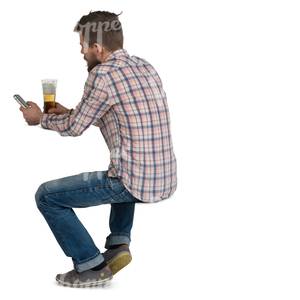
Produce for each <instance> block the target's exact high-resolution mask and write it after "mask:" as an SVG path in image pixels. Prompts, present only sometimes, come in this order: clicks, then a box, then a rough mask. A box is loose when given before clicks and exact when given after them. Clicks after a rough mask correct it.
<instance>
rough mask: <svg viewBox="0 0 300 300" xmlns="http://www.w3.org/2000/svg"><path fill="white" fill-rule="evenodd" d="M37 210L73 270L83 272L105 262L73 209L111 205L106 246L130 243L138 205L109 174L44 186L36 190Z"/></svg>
mask: <svg viewBox="0 0 300 300" xmlns="http://www.w3.org/2000/svg"><path fill="white" fill-rule="evenodd" d="M35 198H36V203H37V207H38V209H39V210H40V212H41V213H42V215H43V216H44V218H45V219H46V221H47V223H48V225H49V227H50V228H51V230H52V232H53V234H54V236H55V238H56V240H57V242H58V243H59V245H60V246H61V248H62V249H63V251H64V253H65V254H66V255H67V256H68V257H71V258H72V260H73V263H74V269H75V270H76V271H77V272H83V271H86V270H88V269H91V268H93V267H95V266H97V265H99V264H100V263H102V262H103V261H104V258H103V256H102V254H101V252H100V251H99V249H98V248H97V247H96V245H95V244H94V241H93V240H92V238H91V236H90V235H89V233H88V232H87V230H86V229H85V228H84V226H83V225H82V223H81V222H80V221H79V219H78V218H77V216H76V214H75V212H74V210H73V209H72V208H83V207H90V206H96V205H101V204H110V205H111V211H110V218H109V226H110V231H111V233H110V235H109V236H108V237H107V238H106V244H105V247H106V248H109V247H110V246H113V245H117V244H127V245H129V244H130V241H131V240H130V232H131V228H132V224H133V216H134V207H135V202H139V200H138V199H136V198H135V197H133V196H132V195H131V194H130V193H129V192H128V191H127V190H126V188H125V187H124V185H123V183H122V181H121V180H120V179H118V178H111V177H109V176H108V172H107V171H104V172H101V171H98V172H91V173H82V174H79V175H75V176H70V177H66V178H62V179H58V180H53V181H49V182H46V183H43V184H42V185H41V186H40V187H39V188H38V190H37V192H36V195H35Z"/></svg>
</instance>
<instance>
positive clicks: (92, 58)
mask: <svg viewBox="0 0 300 300" xmlns="http://www.w3.org/2000/svg"><path fill="white" fill-rule="evenodd" d="M80 45H81V54H83V59H84V60H85V61H86V62H87V70H88V72H91V71H92V70H93V69H94V68H95V67H96V66H97V65H99V64H101V62H100V60H99V59H98V58H97V56H96V52H95V51H96V48H95V49H94V48H90V47H89V46H88V44H87V43H86V42H84V39H83V36H82V34H80Z"/></svg>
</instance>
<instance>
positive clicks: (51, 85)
mask: <svg viewBox="0 0 300 300" xmlns="http://www.w3.org/2000/svg"><path fill="white" fill-rule="evenodd" d="M43 93H44V94H47V95H51V94H55V93H56V81H54V80H53V81H51V80H47V81H46V80H44V81H43Z"/></svg>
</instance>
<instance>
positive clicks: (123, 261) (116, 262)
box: [108, 253, 132, 275]
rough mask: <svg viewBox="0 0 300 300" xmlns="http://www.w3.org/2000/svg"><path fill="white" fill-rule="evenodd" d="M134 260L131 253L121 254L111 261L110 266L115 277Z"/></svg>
mask: <svg viewBox="0 0 300 300" xmlns="http://www.w3.org/2000/svg"><path fill="white" fill-rule="evenodd" d="M131 260H132V256H131V254H130V253H121V254H120V255H119V256H117V257H116V258H114V259H113V260H111V261H109V262H108V264H109V266H110V269H111V272H112V274H113V275H115V274H116V273H118V272H119V271H120V270H122V269H123V268H124V267H126V266H127V265H128V264H129V263H130V262H131Z"/></svg>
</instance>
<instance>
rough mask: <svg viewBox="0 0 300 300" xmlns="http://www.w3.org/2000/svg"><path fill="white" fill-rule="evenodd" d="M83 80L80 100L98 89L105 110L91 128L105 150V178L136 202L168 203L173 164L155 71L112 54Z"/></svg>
mask: <svg viewBox="0 0 300 300" xmlns="http://www.w3.org/2000/svg"><path fill="white" fill-rule="evenodd" d="M89 79H90V80H88V81H87V84H86V89H85V95H86V97H89V94H90V93H91V92H92V91H93V89H95V88H96V89H101V91H102V92H101V93H103V92H105V93H106V95H107V96H106V103H107V102H108V101H109V105H110V108H109V110H108V111H107V112H106V113H105V114H104V115H103V116H102V117H101V118H100V119H99V120H97V121H96V122H94V123H93V124H94V125H97V126H99V127H100V129H101V132H102V134H103V136H104V138H105V141H106V143H107V145H108V148H109V150H110V154H111V157H110V158H111V163H110V167H109V175H110V176H112V177H119V178H121V179H122V181H123V183H124V185H125V186H126V188H127V189H128V190H129V191H130V192H131V193H132V194H133V195H134V196H135V197H136V198H138V199H141V200H142V201H145V202H153V201H159V200H161V199H164V198H168V197H169V196H170V195H172V194H173V193H174V191H175V189H176V186H177V178H176V159H175V155H174V153H173V146H172V138H171V131H170V117H169V110H168V105H167V99H166V94H165V92H164V90H163V87H162V82H161V80H160V78H159V76H158V74H157V72H156V71H155V70H154V68H153V67H152V66H151V65H150V64H149V63H148V62H146V61H145V60H142V59H140V58H138V57H130V56H129V55H128V54H127V52H126V51H125V50H118V51H115V52H114V53H112V54H111V55H110V56H109V57H108V59H107V61H106V62H105V63H104V64H101V65H98V66H97V67H95V68H94V69H93V70H92V71H91V73H90V75H89ZM100 98H101V97H100ZM102 99H103V95H102Z"/></svg>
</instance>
